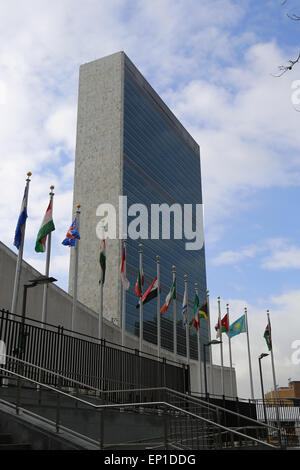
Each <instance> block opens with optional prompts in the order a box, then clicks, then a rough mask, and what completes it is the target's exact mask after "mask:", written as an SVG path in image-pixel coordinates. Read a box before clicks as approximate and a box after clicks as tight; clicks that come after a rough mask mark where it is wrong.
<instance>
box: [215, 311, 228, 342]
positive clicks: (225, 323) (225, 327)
mask: <svg viewBox="0 0 300 470" xmlns="http://www.w3.org/2000/svg"><path fill="white" fill-rule="evenodd" d="M221 328H222V333H226V332H227V331H228V330H229V325H228V315H227V313H226V315H225V316H224V317H223V318H222V320H221ZM215 330H216V331H217V338H219V337H220V321H219V320H218V323H217V325H216V326H215Z"/></svg>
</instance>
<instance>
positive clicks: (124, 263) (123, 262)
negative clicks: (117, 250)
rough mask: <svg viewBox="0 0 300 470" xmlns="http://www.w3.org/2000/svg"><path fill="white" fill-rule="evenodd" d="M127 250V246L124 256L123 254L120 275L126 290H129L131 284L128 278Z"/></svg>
mask: <svg viewBox="0 0 300 470" xmlns="http://www.w3.org/2000/svg"><path fill="white" fill-rule="evenodd" d="M125 268H126V249H125V246H124V247H123V254H122V262H121V268H120V274H121V279H122V284H123V287H124V289H125V290H128V289H129V286H130V282H129V281H128V279H127V277H126V272H125V270H126V269H125Z"/></svg>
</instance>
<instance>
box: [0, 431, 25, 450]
mask: <svg viewBox="0 0 300 470" xmlns="http://www.w3.org/2000/svg"><path fill="white" fill-rule="evenodd" d="M30 449H31V444H18V443H16V442H14V439H13V436H12V434H0V450H13V451H15V450H30Z"/></svg>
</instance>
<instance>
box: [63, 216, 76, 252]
mask: <svg viewBox="0 0 300 470" xmlns="http://www.w3.org/2000/svg"><path fill="white" fill-rule="evenodd" d="M76 239H78V240H80V235H79V232H78V228H77V220H76V217H75V219H74V220H73V223H72V225H71V226H70V228H69V230H68V231H67V233H66V238H65V239H64V240H63V241H62V245H64V246H70V247H71V246H75V244H76Z"/></svg>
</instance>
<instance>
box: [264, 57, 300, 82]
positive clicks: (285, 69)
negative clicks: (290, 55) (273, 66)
mask: <svg viewBox="0 0 300 470" xmlns="http://www.w3.org/2000/svg"><path fill="white" fill-rule="evenodd" d="M299 61H300V52H299V54H298V57H297V59H295V60H289V64H290V65H279V67H278V69H279V72H280V73H279V74H278V75H274V74H271V75H272V76H273V77H282V75H283V74H284V73H286V72H288V71H289V70H292V68H293V67H294V65H295V64H297V63H298V62H299Z"/></svg>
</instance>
